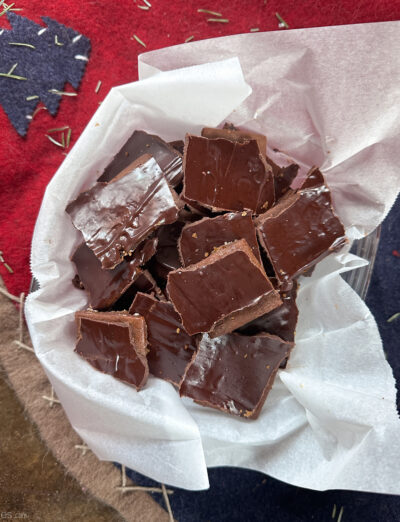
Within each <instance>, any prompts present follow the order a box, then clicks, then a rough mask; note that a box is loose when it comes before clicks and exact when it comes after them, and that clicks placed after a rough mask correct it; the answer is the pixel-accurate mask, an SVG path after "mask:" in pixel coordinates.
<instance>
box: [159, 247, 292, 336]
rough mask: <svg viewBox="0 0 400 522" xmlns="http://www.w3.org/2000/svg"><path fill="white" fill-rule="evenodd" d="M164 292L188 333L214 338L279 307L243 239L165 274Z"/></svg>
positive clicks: (272, 289)
mask: <svg viewBox="0 0 400 522" xmlns="http://www.w3.org/2000/svg"><path fill="white" fill-rule="evenodd" d="M167 292H168V295H169V298H170V300H171V301H172V303H173V305H174V307H175V309H176V310H177V311H178V313H179V315H180V316H181V319H182V324H183V326H184V328H185V330H186V331H187V332H188V334H189V335H194V334H197V333H201V332H209V333H210V336H211V337H217V336H218V335H222V334H224V333H228V332H232V331H233V330H236V329H237V328H239V327H240V326H243V325H244V324H246V323H248V322H250V321H252V320H253V319H255V318H256V317H259V316H260V315H263V314H266V313H267V312H269V311H270V310H273V309H274V308H277V307H278V306H279V305H280V304H282V301H281V299H280V297H279V294H278V292H276V291H275V289H274V288H273V286H272V284H271V282H270V280H269V279H268V277H267V276H266V275H265V273H264V270H263V269H262V267H261V265H260V263H259V262H258V261H257V259H256V258H255V256H254V255H253V253H252V251H251V248H250V247H249V245H248V244H247V242H246V241H245V240H244V239H241V240H238V241H234V242H233V243H229V244H228V245H224V246H221V247H219V248H218V249H217V250H215V251H214V253H212V254H210V256H208V257H206V258H205V259H204V260H203V261H200V262H198V263H196V264H194V265H190V266H189V267H187V268H181V269H178V270H174V271H172V272H170V273H169V274H168V283H167Z"/></svg>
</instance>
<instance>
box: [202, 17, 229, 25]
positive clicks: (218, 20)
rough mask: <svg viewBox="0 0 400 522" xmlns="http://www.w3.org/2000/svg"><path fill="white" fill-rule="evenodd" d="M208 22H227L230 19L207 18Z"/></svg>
mask: <svg viewBox="0 0 400 522" xmlns="http://www.w3.org/2000/svg"><path fill="white" fill-rule="evenodd" d="M207 22H219V23H220V24H227V23H229V20H228V19H227V18H207Z"/></svg>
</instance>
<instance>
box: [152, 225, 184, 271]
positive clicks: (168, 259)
mask: <svg viewBox="0 0 400 522" xmlns="http://www.w3.org/2000/svg"><path fill="white" fill-rule="evenodd" d="M185 224H186V222H185V221H175V223H172V224H171V225H165V226H162V227H160V228H159V229H158V231H157V233H156V237H157V239H158V248H157V252H156V254H155V256H154V258H153V259H152V260H151V263H150V270H151V271H152V272H153V274H154V276H155V277H156V278H159V279H166V278H167V275H168V273H169V272H170V271H171V270H176V269H177V268H179V267H180V266H181V261H180V259H179V252H178V239H179V237H180V235H181V232H182V229H183V227H184V226H185Z"/></svg>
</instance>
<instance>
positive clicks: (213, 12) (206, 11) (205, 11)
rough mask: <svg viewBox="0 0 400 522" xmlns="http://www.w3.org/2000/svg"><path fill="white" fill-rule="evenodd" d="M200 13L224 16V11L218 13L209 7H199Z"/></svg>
mask: <svg viewBox="0 0 400 522" xmlns="http://www.w3.org/2000/svg"><path fill="white" fill-rule="evenodd" d="M197 12H198V13H206V14H209V15H213V16H222V13H217V12H216V11H209V10H208V9H197Z"/></svg>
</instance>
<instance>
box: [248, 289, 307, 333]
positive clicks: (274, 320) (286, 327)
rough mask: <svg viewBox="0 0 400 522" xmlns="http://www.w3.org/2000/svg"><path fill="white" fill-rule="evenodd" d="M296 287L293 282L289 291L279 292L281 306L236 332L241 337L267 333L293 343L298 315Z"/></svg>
mask: <svg viewBox="0 0 400 522" xmlns="http://www.w3.org/2000/svg"><path fill="white" fill-rule="evenodd" d="M297 286H298V285H297V281H294V284H293V286H292V288H291V290H288V291H280V292H279V295H280V297H281V299H282V304H281V306H278V308H275V310H272V311H271V312H268V313H267V314H265V315H262V316H261V317H257V319H254V321H251V322H250V323H247V324H245V325H244V326H242V327H241V328H239V329H238V332H240V333H241V334H243V335H257V334H259V333H266V332H268V333H270V334H272V335H277V336H278V337H281V338H282V339H283V340H284V341H287V342H293V341H294V335H295V330H296V325H297V318H298V315H299V310H298V308H297V305H296V297H297Z"/></svg>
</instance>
